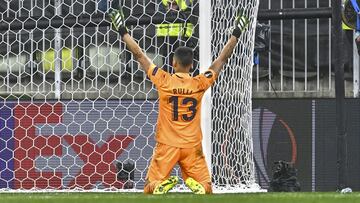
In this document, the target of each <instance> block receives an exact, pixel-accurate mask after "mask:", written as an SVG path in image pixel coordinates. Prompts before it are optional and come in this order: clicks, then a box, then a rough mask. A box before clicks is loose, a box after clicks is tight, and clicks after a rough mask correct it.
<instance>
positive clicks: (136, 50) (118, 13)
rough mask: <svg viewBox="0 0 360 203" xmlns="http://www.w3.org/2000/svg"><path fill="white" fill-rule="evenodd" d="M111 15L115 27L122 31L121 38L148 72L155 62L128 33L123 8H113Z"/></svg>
mask: <svg viewBox="0 0 360 203" xmlns="http://www.w3.org/2000/svg"><path fill="white" fill-rule="evenodd" d="M109 16H110V18H111V21H112V23H113V27H114V29H115V30H116V31H118V32H119V33H120V35H121V38H122V40H123V41H124V42H125V44H126V46H127V48H128V49H129V50H130V52H131V53H132V54H133V55H134V57H135V59H136V60H137V61H138V62H139V63H140V66H141V68H142V69H143V70H144V71H145V73H147V72H148V70H149V68H150V67H151V66H153V62H152V61H151V59H150V58H149V57H147V56H146V55H145V53H144V52H143V51H142V50H141V48H140V46H139V45H138V43H137V42H136V41H135V40H134V39H133V38H132V37H131V36H130V35H129V34H128V31H127V28H126V26H125V17H124V13H123V11H122V8H121V7H120V8H119V10H113V11H112V12H111V13H110V14H109Z"/></svg>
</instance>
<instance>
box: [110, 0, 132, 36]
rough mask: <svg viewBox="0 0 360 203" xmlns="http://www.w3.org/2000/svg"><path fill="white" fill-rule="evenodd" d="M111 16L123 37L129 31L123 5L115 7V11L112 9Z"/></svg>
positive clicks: (115, 27)
mask: <svg viewBox="0 0 360 203" xmlns="http://www.w3.org/2000/svg"><path fill="white" fill-rule="evenodd" d="M109 16H110V19H111V22H112V24H113V28H114V29H115V30H116V31H118V32H119V34H120V35H121V37H123V36H124V35H125V34H126V33H128V30H127V28H126V26H125V17H124V12H123V10H122V7H121V6H120V8H119V9H118V10H116V9H114V10H113V11H111V13H110V14H109Z"/></svg>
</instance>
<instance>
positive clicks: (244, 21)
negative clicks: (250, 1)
mask: <svg viewBox="0 0 360 203" xmlns="http://www.w3.org/2000/svg"><path fill="white" fill-rule="evenodd" d="M249 23H250V21H249V18H248V17H247V16H245V15H244V12H243V10H242V9H239V11H238V14H237V16H236V19H235V25H234V30H233V33H232V35H233V36H235V37H236V38H239V37H240V35H241V33H242V32H244V30H245V29H246V28H247V27H248V25H249Z"/></svg>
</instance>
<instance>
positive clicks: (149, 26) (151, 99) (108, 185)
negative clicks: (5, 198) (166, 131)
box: [0, 0, 257, 192]
mask: <svg viewBox="0 0 360 203" xmlns="http://www.w3.org/2000/svg"><path fill="white" fill-rule="evenodd" d="M178 2H180V3H179V4H180V5H182V6H178V5H167V6H165V5H164V4H163V1H161V0H150V1H149V0H126V1H122V2H119V1H117V0H112V1H110V0H96V1H95V0H54V1H43V0H29V1H16V0H10V1H8V0H6V1H5V0H0V14H1V16H3V20H2V22H1V24H0V36H1V42H0V189H2V190H3V191H9V190H11V191H12V190H18V191H21V192H23V191H31V192H34V191H119V190H120V191H123V190H124V189H125V190H127V191H140V190H141V189H142V188H143V186H144V183H145V175H146V171H147V166H148V165H149V163H150V159H151V156H152V152H153V149H154V146H155V141H154V131H155V126H156V119H157V115H158V101H157V92H156V90H155V88H154V86H153V85H152V84H151V82H150V81H149V80H148V79H147V78H146V76H145V74H144V73H143V72H142V71H140V70H139V68H138V63H137V62H136V61H135V60H134V58H133V56H132V55H131V54H130V53H129V52H128V51H127V50H126V49H125V45H124V44H123V43H122V42H121V40H119V39H120V36H119V35H118V34H117V33H116V32H114V31H112V30H111V28H110V25H109V22H108V20H107V19H106V18H107V17H106V12H107V10H108V9H109V8H110V7H117V6H118V5H119V4H122V5H124V13H125V16H129V17H128V18H127V23H128V27H129V30H130V34H131V35H132V36H133V37H134V38H135V39H136V40H137V41H138V42H139V44H140V46H141V47H142V48H143V49H144V50H145V51H146V53H147V55H149V56H150V57H151V58H152V59H153V60H154V63H155V64H157V65H158V66H161V67H163V69H165V70H167V71H169V72H172V71H173V70H172V68H171V67H170V66H169V65H168V64H171V60H172V55H173V51H174V50H175V49H176V47H178V46H181V45H186V46H189V47H192V48H193V49H194V50H195V65H194V68H193V70H192V74H193V75H197V74H199V68H198V53H199V45H198V33H199V29H198V16H199V15H198V14H199V3H198V2H197V1H184V2H183V1H178ZM182 2H183V3H184V4H182ZM238 4H239V2H237V1H232V2H231V3H226V2H225V1H213V2H212V6H213V9H214V13H213V14H214V15H213V17H214V19H213V30H214V33H213V42H212V44H213V54H214V56H216V55H217V54H218V52H219V50H220V48H221V47H222V46H218V45H219V43H218V42H221V43H222V44H221V45H223V43H224V42H225V41H224V40H225V39H226V38H227V36H228V33H225V31H226V30H227V28H228V27H230V24H231V23H232V21H233V18H234V15H233V12H234V11H235V10H236V7H237V5H238ZM242 4H243V5H244V8H247V10H249V12H251V15H252V16H255V14H256V7H257V3H256V1H251V2H250V1H249V2H242ZM184 5H186V6H184ZM221 12H226V15H227V16H226V18H224V19H223V18H221ZM227 12H229V13H227ZM217 21H218V22H217ZM253 31H254V29H253V26H252V29H251V32H249V33H247V34H246V35H244V36H243V37H242V40H241V46H239V48H238V50H237V53H238V54H235V55H236V56H235V57H234V58H233V59H232V60H231V62H230V65H228V67H227V68H226V69H227V70H226V71H225V73H224V74H223V75H222V77H221V79H220V80H219V82H218V84H217V85H216V86H215V88H214V93H213V96H214V110H213V118H214V120H213V128H214V131H213V151H214V153H213V157H212V160H213V163H212V164H213V173H214V174H213V181H214V184H215V185H219V186H225V185H229V184H230V185H232V186H235V185H237V186H239V184H240V183H241V187H242V185H243V184H245V185H247V186H249V185H250V184H253V183H254V177H253V176H254V169H253V162H252V150H251V148H252V144H251V138H250V136H251V130H250V127H251V123H250V122H251V115H250V110H251V91H250V90H251V67H250V66H251V64H252V61H251V60H252V59H251V58H252V51H251V50H252V47H253V43H251V41H252V36H253V34H254V33H253ZM239 66H241V68H239ZM227 81H229V82H227ZM233 93H235V94H233ZM230 118H231V119H230ZM230 136H231V137H232V139H229V138H230ZM234 137H235V139H233V138H234ZM230 148H232V149H234V150H233V151H230ZM221 165H224V166H225V168H224V169H225V170H220V166H221ZM173 174H177V175H180V170H179V169H178V168H175V169H174V171H173ZM180 188H183V187H180Z"/></svg>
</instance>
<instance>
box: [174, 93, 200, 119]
mask: <svg viewBox="0 0 360 203" xmlns="http://www.w3.org/2000/svg"><path fill="white" fill-rule="evenodd" d="M179 100H181V99H179V97H178V96H172V97H170V98H169V103H172V106H173V120H174V121H178V120H179V107H180V108H181V106H179V105H182V106H188V105H189V104H190V106H189V107H188V111H190V112H191V114H183V115H180V116H181V118H182V119H183V120H184V121H192V120H193V119H194V118H195V115H196V112H197V110H196V107H197V104H198V101H197V100H196V99H194V98H192V97H185V98H184V99H182V101H179ZM179 103H180V104H179Z"/></svg>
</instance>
